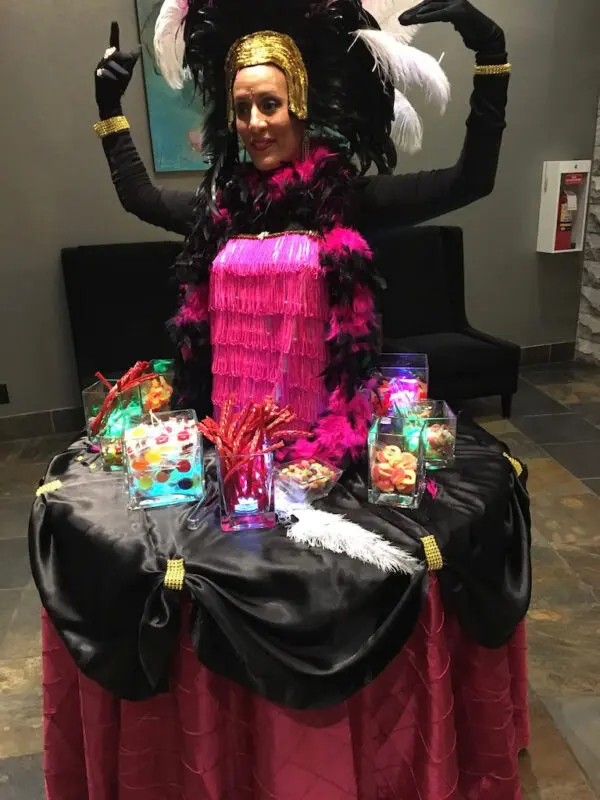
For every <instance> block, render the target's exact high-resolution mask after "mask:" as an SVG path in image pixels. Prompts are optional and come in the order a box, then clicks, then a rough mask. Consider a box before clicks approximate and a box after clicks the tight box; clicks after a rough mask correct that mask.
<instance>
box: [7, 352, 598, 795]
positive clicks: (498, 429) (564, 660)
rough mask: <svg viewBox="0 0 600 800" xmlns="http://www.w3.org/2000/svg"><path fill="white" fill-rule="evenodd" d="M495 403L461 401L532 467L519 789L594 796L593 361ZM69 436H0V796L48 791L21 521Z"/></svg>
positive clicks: (541, 372) (35, 619)
mask: <svg viewBox="0 0 600 800" xmlns="http://www.w3.org/2000/svg"><path fill="white" fill-rule="evenodd" d="M498 411H499V403H498V402H497V401H495V400H494V401H483V402H478V403H474V404H471V405H470V406H469V408H468V409H467V413H473V414H474V415H475V416H477V418H478V419H480V421H481V422H482V423H483V424H484V425H485V426H486V427H487V428H488V429H489V430H490V431H491V432H492V433H494V434H495V435H497V436H498V437H499V438H501V439H502V440H503V441H504V442H506V443H507V444H508V446H509V447H510V449H511V450H512V452H513V453H514V454H515V455H517V456H519V457H521V458H523V459H524V460H526V461H527V462H528V465H529V469H530V483H529V487H530V492H531V497H532V503H533V508H534V536H533V559H534V598H533V603H532V607H531V611H530V613H529V619H528V632H529V663H530V685H531V700H532V704H531V711H532V734H533V741H532V745H531V748H530V750H529V752H528V753H527V754H526V755H524V756H523V757H522V759H521V775H522V782H523V797H524V800H598V799H599V798H600V679H599V678H598V664H599V663H600V370H599V369H591V368H586V367H583V366H577V365H551V366H546V367H544V368H534V367H530V368H527V369H525V370H524V371H523V375H522V382H521V386H520V390H519V393H518V395H517V397H516V400H515V405H514V415H513V418H512V420H511V421H510V422H507V421H505V420H501V419H500V418H499V415H498ZM68 438H69V437H49V438H46V439H34V440H26V441H21V442H15V443H8V444H2V443H0V800H42V798H43V796H44V794H43V780H42V775H41V750H42V728H41V718H40V637H39V607H38V602H37V596H36V593H35V590H34V589H33V587H32V586H31V583H30V578H29V570H28V563H27V542H26V534H27V530H26V529H27V515H28V512H29V507H30V504H31V496H32V490H33V488H34V486H35V485H36V484H37V481H38V479H39V478H40V477H41V476H42V474H43V472H44V467H45V463H46V461H47V459H48V457H49V456H50V455H51V454H52V453H53V452H55V451H57V450H59V449H61V447H62V446H64V445H65V444H66V443H67V442H68ZM428 800H429V798H428ZM431 800H433V798H432V799H431Z"/></svg>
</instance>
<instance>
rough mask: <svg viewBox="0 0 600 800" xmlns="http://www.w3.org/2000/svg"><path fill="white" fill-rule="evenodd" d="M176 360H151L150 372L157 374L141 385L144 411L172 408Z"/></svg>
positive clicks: (147, 412) (155, 411)
mask: <svg viewBox="0 0 600 800" xmlns="http://www.w3.org/2000/svg"><path fill="white" fill-rule="evenodd" d="M174 363H175V362H174V361H172V360H170V359H163V358H156V359H154V361H151V362H150V366H149V367H148V373H149V374H152V375H156V378H153V379H152V380H150V381H145V382H144V383H142V384H141V385H140V393H141V399H142V409H143V411H144V413H146V414H149V413H150V412H151V411H152V412H154V413H157V412H159V411H168V410H169V409H170V408H171V397H172V396H173V378H174V374H175V373H174V370H175V367H174Z"/></svg>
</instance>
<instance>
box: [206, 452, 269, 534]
mask: <svg viewBox="0 0 600 800" xmlns="http://www.w3.org/2000/svg"><path fill="white" fill-rule="evenodd" d="M217 471H218V475H219V494H220V500H221V529H222V530H223V531H225V532H226V533H231V532H235V531H244V530H253V529H257V528H274V527H275V526H276V525H277V515H276V513H275V474H274V466H273V453H250V454H238V455H223V454H218V455H217Z"/></svg>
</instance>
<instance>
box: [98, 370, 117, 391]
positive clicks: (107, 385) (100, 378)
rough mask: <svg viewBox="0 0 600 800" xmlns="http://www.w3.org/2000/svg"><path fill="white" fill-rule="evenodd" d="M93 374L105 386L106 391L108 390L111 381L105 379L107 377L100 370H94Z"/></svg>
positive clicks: (110, 386) (110, 387)
mask: <svg viewBox="0 0 600 800" xmlns="http://www.w3.org/2000/svg"><path fill="white" fill-rule="evenodd" d="M95 374H96V378H98V380H99V381H101V382H102V383H103V384H104V385H105V386H106V388H107V389H108V391H110V390H111V389H112V387H113V385H112V383H111V382H110V381H109V380H107V378H105V377H104V375H103V374H102V373H101V372H96V373H95Z"/></svg>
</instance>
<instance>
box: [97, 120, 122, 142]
mask: <svg viewBox="0 0 600 800" xmlns="http://www.w3.org/2000/svg"><path fill="white" fill-rule="evenodd" d="M94 130H95V131H96V133H97V134H98V136H99V137H100V138H101V139H104V137H105V136H110V134H111V133H119V132H120V131H128V130H129V122H127V117H111V118H110V119H103V120H101V121H100V122H97V123H96V124H95V125H94Z"/></svg>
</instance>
